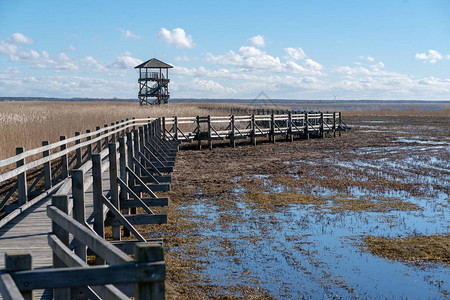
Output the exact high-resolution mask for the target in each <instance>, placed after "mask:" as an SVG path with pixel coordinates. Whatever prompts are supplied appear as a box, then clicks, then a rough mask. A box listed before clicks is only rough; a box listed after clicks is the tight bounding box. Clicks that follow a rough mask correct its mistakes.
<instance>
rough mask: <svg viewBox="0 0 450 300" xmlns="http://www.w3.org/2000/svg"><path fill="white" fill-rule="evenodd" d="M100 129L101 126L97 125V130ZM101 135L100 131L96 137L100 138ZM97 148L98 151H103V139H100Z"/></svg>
mask: <svg viewBox="0 0 450 300" xmlns="http://www.w3.org/2000/svg"><path fill="white" fill-rule="evenodd" d="M99 130H100V126H97V127H95V131H99ZM100 135H101V133H100V132H99V133H97V135H96V138H98V137H99V136H100ZM96 148H97V150H96V153H100V152H102V141H101V139H98V141H97V147H96Z"/></svg>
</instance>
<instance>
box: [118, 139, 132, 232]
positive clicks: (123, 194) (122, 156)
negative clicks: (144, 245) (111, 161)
mask: <svg viewBox="0 0 450 300" xmlns="http://www.w3.org/2000/svg"><path fill="white" fill-rule="evenodd" d="M126 167H127V149H126V144H125V138H123V137H121V138H119V169H120V175H119V177H120V179H121V180H122V181H123V182H125V183H126V182H128V179H127V176H128V175H127V170H126ZM126 199H127V191H126V190H125V189H124V188H122V189H120V194H119V204H120V206H122V203H123V201H126ZM119 209H120V207H119ZM122 213H124V214H129V213H130V209H129V208H123V209H122ZM123 235H124V236H130V231H129V230H128V229H127V228H126V227H123Z"/></svg>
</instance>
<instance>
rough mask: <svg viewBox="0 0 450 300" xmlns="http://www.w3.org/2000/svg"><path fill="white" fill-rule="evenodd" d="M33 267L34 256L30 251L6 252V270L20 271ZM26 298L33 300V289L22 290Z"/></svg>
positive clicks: (26, 299)
mask: <svg viewBox="0 0 450 300" xmlns="http://www.w3.org/2000/svg"><path fill="white" fill-rule="evenodd" d="M32 269H33V258H32V256H31V254H30V253H6V254H5V271H6V272H19V271H29V270H32ZM21 294H22V297H23V298H24V299H25V300H33V298H34V297H33V296H34V295H33V291H26V292H21Z"/></svg>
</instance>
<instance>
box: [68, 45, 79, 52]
mask: <svg viewBox="0 0 450 300" xmlns="http://www.w3.org/2000/svg"><path fill="white" fill-rule="evenodd" d="M67 50H69V51H73V52H75V51H77V48H75V46H73V45H70V46H69V47H68V48H67Z"/></svg>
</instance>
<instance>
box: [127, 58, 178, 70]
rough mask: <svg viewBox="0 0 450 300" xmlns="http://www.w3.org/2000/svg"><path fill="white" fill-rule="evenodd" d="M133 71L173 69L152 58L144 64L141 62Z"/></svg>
mask: <svg viewBox="0 0 450 300" xmlns="http://www.w3.org/2000/svg"><path fill="white" fill-rule="evenodd" d="M134 68H135V69H141V68H149V69H150V68H151V69H156V68H157V69H170V68H173V66H171V65H169V64H166V63H165V62H162V61H160V60H159V59H156V58H152V59H149V60H147V61H146V62H143V63H142V64H140V65H138V66H136V67H134Z"/></svg>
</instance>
